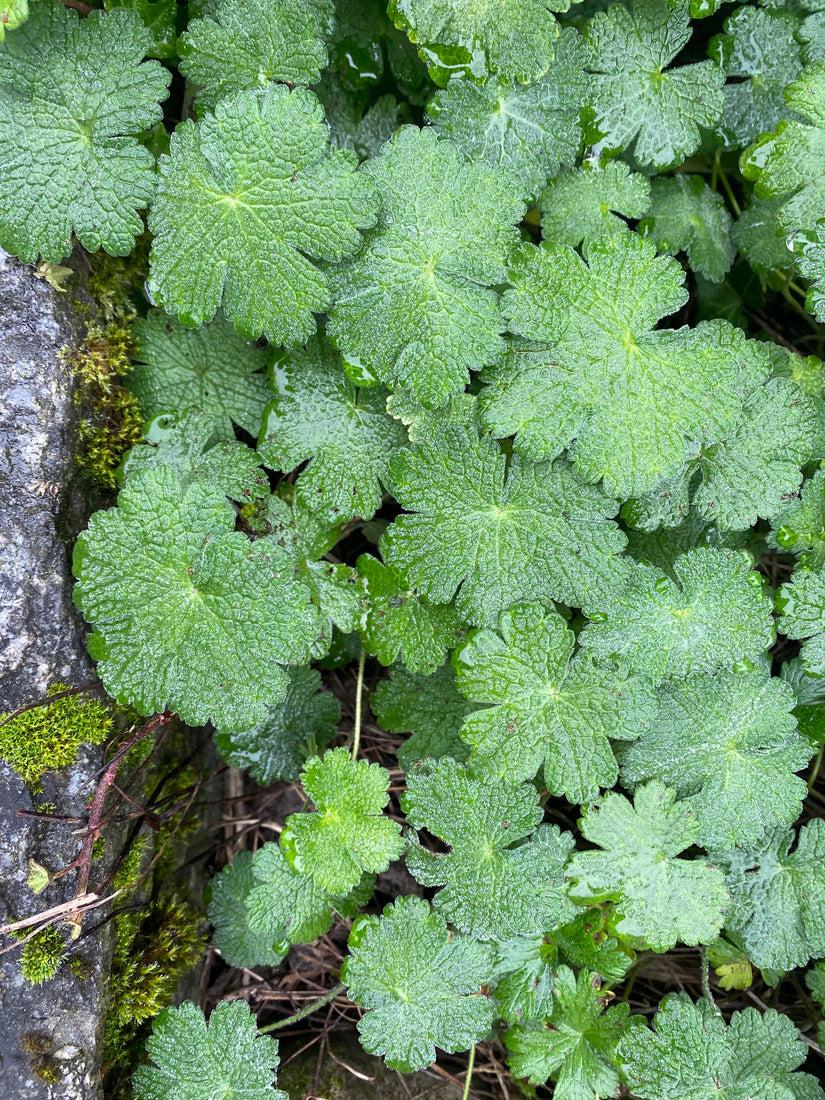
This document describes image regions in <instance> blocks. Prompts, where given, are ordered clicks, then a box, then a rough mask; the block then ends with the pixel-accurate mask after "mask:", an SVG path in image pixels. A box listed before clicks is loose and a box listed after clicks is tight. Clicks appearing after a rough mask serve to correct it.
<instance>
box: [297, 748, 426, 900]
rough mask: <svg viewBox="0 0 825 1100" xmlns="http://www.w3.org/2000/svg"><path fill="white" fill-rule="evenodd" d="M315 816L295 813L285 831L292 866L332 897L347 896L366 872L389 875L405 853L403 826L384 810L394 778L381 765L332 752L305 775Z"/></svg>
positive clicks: (310, 764)
mask: <svg viewBox="0 0 825 1100" xmlns="http://www.w3.org/2000/svg"><path fill="white" fill-rule="evenodd" d="M301 781H302V783H303V785H304V790H305V791H306V793H307V795H308V797H309V798H311V799H312V801H313V802H314V804H315V807H316V812H315V813H301V814H291V815H290V816H289V817H288V818H287V819H286V826H285V828H284V830H283V832H282V833H281V848H282V849H283V851H284V853H285V854H286V857H287V860H288V862H289V865H290V866H291V867H292V868H293V870H295V871H298V872H299V874H302V875H308V876H309V877H311V878H312V879H313V880H314V881H315V884H316V885H317V886H320V887H321V888H322V889H324V890H327V891H329V892H330V893H333V894H346V893H348V892H349V891H350V890H353V889H354V888H355V886H356V885H357V884H358V881H359V880H360V878H361V876H362V874H364V873H366V872H369V873H372V874H377V873H378V872H380V871H386V869H387V868H388V867H389V865H390V863H392V861H393V860H394V859H398V858H399V856H400V855H401V854H402V853H403V851H404V842H403V840H402V839H401V835H400V834H401V827H400V826H399V825H396V823H395V822H394V821H391V820H390V819H389V818H388V817H384V816H383V815H382V813H381V811H382V810H383V809H384V807H385V806H386V805H387V802H388V801H389V795H388V794H387V787H388V786H389V782H390V776H389V772H387V771H386V769H385V768H382V767H379V765H378V764H368V763H367V761H366V760H353V759H352V757H351V756H350V754H349V752H348V751H347V749H329V750H328V751H327V752H325V753H324V755H323V756H322V757H317V756H314V757H313V758H312V759H311V760H309V761H308V762H307V765H306V767H305V768H304V771H303V773H302V775H301Z"/></svg>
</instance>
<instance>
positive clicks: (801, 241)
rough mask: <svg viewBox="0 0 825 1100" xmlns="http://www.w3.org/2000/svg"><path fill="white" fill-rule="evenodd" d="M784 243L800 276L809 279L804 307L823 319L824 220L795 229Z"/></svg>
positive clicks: (824, 292) (824, 311) (824, 286)
mask: <svg viewBox="0 0 825 1100" xmlns="http://www.w3.org/2000/svg"><path fill="white" fill-rule="evenodd" d="M786 243H787V245H788V246H789V248H790V249H791V251H792V252H793V254H794V256H795V257H796V264H797V267H798V268H799V272H800V274H801V275H802V277H803V278H805V279H810V280H811V283H810V286H809V287H808V293H807V295H806V297H805V308H806V309H807V310H808V312H809V313H813V315H814V316H815V317H816V319H817V321H825V221H823V220H820V221H818V222H817V223H816V225H814V226H813V227H812V228H811V229H809V230H807V232H806V231H805V230H802V229H800V230H797V232H796V233H794V234H793V235H792V236H790V237H788V240H787V242H786Z"/></svg>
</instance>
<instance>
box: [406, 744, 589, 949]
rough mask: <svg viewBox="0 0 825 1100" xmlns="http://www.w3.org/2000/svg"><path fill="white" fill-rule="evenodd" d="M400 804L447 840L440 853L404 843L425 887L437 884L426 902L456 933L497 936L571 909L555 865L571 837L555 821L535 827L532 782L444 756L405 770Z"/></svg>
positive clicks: (558, 919)
mask: <svg viewBox="0 0 825 1100" xmlns="http://www.w3.org/2000/svg"><path fill="white" fill-rule="evenodd" d="M401 804H402V807H403V809H404V811H405V813H406V814H407V820H408V822H409V823H410V825H412V826H413V827H414V828H416V829H427V830H428V831H429V832H430V833H432V834H433V835H434V836H437V837H440V838H441V839H442V840H443V841H444V842H445V843H446V844H448V845H449V846H450V849H451V850H450V852H448V853H445V854H436V853H433V852H430V851H428V850H426V849H425V848H421V847H411V848H410V849H409V850H408V852H407V866H408V867H409V869H410V871H411V872H412V874H413V876H414V877H415V878H416V879H417V880H418V881H419V882H420V883H422V884H423V885H424V886H442V887H443V889H442V890H440V891H439V892H438V893H437V894H436V895H435V899H434V902H433V904H434V905H435V907H436V909H438V910H439V912H441V913H443V914H444V916H445V917H446V918H447V920H448V921H449V922H450V923H451V924H454V925H455V926H456V928H460V929H461V931H462V932H468V933H470V934H471V935H473V936H475V937H476V938H477V939H481V940H497V941H500V940H506V939H509V938H511V937H512V936H523V935H532V934H536V933H539V932H541V931H543V930H544V929H546V928H552V927H554V926H555V925H558V924H561V923H563V921H564V919H566V918H567V917H569V916H570V913H569V912H568V909H569V906H568V903H567V901H566V899H565V897H564V886H563V881H564V879H563V874H562V869H563V867H564V863H565V860H566V859H567V856H568V853H569V851H570V849H571V848H572V846H573V839H572V837H571V836H570V834H569V833H559V830H558V828H557V827H556V826H551V825H541V826H539V827H538V828H536V826H538V825H539V822H540V821H541V818H542V810H541V806H540V805H539V799H538V792H537V791H536V789H535V787H533V786H532V785H530V784H526V783H525V784H519V785H515V784H513V783H512V782H503V781H502V780H501V779H499V778H498V777H493V776H484V775H476V774H474V773H473V772H470V771H469V770H468V769H466V768H465V767H464V765H462V764H457V763H456V762H455V761H454V760H451V759H450V758H449V757H445V758H444V759H442V760H440V761H438V762H434V761H424V762H423V763H422V764H421V765H419V766H417V767H416V768H413V769H412V771H411V772H410V773H409V774H408V776H407V793H406V794H405V795H404V796H403V798H402V803H401ZM525 837H529V840H526V841H525V842H524V843H523V844H518V841H521V840H522V839H523V838H525ZM514 845H516V846H515V847H514Z"/></svg>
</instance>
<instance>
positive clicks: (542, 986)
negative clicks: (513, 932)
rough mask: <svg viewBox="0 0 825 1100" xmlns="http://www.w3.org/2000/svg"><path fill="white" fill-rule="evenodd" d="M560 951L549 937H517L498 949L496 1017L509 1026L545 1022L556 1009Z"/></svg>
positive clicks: (506, 941) (496, 947)
mask: <svg viewBox="0 0 825 1100" xmlns="http://www.w3.org/2000/svg"><path fill="white" fill-rule="evenodd" d="M557 959H558V950H557V948H556V945H555V943H554V942H553V940H552V939H551V938H550V937H549V936H541V935H537V936H517V937H516V938H515V939H512V940H505V941H504V942H503V943H497V944H496V946H495V977H494V984H493V989H492V996H493V1000H494V1001H495V1005H496V1015H497V1016H500V1017H501V1018H502V1019H503V1020H506V1021H507V1022H508V1023H512V1024H517V1023H520V1022H521V1021H522V1020H544V1019H546V1018H547V1017H548V1016H549V1015H550V1012H551V1010H552V1007H553V993H554V988H553V987H554V980H553V975H554V965H555V963H556V961H557Z"/></svg>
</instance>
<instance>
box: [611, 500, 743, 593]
mask: <svg viewBox="0 0 825 1100" xmlns="http://www.w3.org/2000/svg"><path fill="white" fill-rule="evenodd" d="M627 538H628V542H627V550H628V553H629V554H632V555H633V557H634V558H635V559H636V561H639V562H642V563H644V564H645V565H652V566H654V567H655V568H656V569H659V570H661V572H662V573H666V574H667V576H669V577H670V578H671V579H672V580H677V577H676V574H675V573H674V572H673V565H674V562H675V561H676V559H677V558H678V557H679V556H680V555H682V554H684V553H686V552H687V551H688V550H694V549H695V548H696V547H697V546H708V547H711V548H714V549H720V548H721V549H727V550H741V549H744V548H745V547H746V546H747V544H748V542H749V541H750V532H744V531H743V532H738V531H737V532H735V533H731V532H730V531H720V530H719V529H718V528H716V527H712V526H708V523H707V521H706V520H705V519H704V518H703V517H702V516H700V515H699V514H698V513H697V512H696V511H691V512H689V513H688V514H687V516H686V517H685V518H684V519H683V520H682V522H681V523H680V524H679V526H678V527H660V528H659V529H658V530H656V531H630V532H628V536H627Z"/></svg>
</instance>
